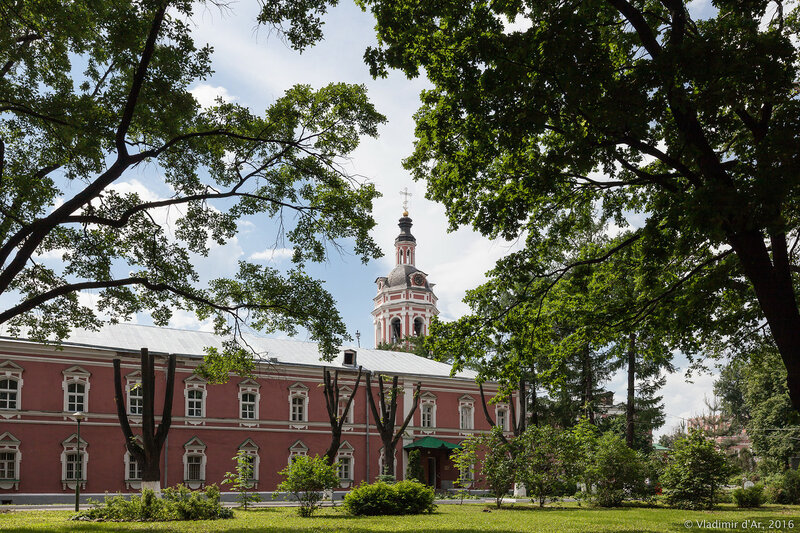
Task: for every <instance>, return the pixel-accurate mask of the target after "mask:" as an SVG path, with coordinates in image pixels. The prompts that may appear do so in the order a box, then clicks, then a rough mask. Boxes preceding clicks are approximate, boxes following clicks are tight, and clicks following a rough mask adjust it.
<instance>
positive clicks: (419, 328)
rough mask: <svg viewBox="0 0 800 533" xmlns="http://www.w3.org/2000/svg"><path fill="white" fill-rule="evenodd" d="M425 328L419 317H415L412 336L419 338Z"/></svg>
mask: <svg viewBox="0 0 800 533" xmlns="http://www.w3.org/2000/svg"><path fill="white" fill-rule="evenodd" d="M424 326H425V321H424V320H422V318H421V317H417V318H415V319H414V336H415V337H421V336H422V334H423V327H424Z"/></svg>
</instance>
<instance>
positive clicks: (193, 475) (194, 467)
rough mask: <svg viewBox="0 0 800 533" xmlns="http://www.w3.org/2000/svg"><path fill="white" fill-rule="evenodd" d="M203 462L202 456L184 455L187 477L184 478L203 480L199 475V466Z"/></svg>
mask: <svg viewBox="0 0 800 533" xmlns="http://www.w3.org/2000/svg"><path fill="white" fill-rule="evenodd" d="M202 463H203V458H202V457H201V456H199V455H189V456H188V457H186V465H187V466H188V467H189V468H188V472H187V473H188V477H187V478H186V480H187V481H203V478H202V477H201V476H200V466H201V465H202Z"/></svg>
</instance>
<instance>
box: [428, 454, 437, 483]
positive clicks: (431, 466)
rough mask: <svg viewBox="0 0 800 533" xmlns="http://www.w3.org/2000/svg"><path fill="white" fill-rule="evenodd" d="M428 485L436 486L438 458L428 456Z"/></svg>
mask: <svg viewBox="0 0 800 533" xmlns="http://www.w3.org/2000/svg"><path fill="white" fill-rule="evenodd" d="M428 485H430V486H431V487H433V488H436V458H435V457H428Z"/></svg>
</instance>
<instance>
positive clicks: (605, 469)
mask: <svg viewBox="0 0 800 533" xmlns="http://www.w3.org/2000/svg"><path fill="white" fill-rule="evenodd" d="M645 475H646V474H645V460H644V457H643V456H642V455H641V454H640V453H639V452H637V451H635V450H633V449H631V448H629V447H628V445H627V444H625V441H624V440H623V439H622V438H621V437H620V436H618V435H614V434H613V433H604V434H603V435H601V436H600V437H599V438H598V439H597V444H596V446H595V448H594V453H593V454H592V457H591V458H590V460H589V462H588V464H586V466H585V472H584V479H585V480H586V485H587V486H589V487H594V491H593V492H591V493H590V494H589V498H590V499H591V500H592V501H594V502H596V503H597V504H598V505H600V506H601V507H616V506H619V505H621V504H622V502H623V500H625V499H626V498H638V497H640V496H642V495H644V494H645V492H646V485H645Z"/></svg>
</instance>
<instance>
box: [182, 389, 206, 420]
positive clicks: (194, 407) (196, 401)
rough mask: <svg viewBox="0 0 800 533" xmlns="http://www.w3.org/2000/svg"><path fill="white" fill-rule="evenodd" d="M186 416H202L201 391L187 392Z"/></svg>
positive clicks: (192, 390)
mask: <svg viewBox="0 0 800 533" xmlns="http://www.w3.org/2000/svg"><path fill="white" fill-rule="evenodd" d="M186 416H192V417H202V416H203V391H201V390H199V389H191V390H190V391H189V393H188V401H187V404H186Z"/></svg>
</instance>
